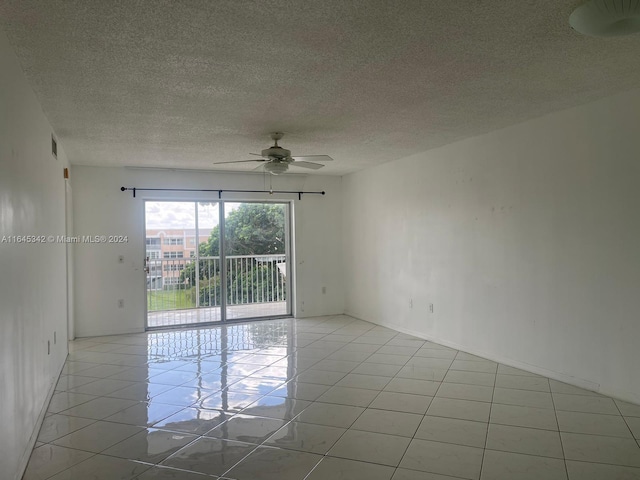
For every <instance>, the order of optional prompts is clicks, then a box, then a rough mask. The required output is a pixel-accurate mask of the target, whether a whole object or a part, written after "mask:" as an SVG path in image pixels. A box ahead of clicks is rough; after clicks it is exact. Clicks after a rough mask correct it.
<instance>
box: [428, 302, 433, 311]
mask: <svg viewBox="0 0 640 480" xmlns="http://www.w3.org/2000/svg"><path fill="white" fill-rule="evenodd" d="M429 311H430V312H431V313H433V303H430V304H429Z"/></svg>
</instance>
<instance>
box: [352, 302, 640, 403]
mask: <svg viewBox="0 0 640 480" xmlns="http://www.w3.org/2000/svg"><path fill="white" fill-rule="evenodd" d="M345 315H348V316H350V317H353V318H357V319H358V320H363V321H365V322H369V323H373V324H375V325H379V326H381V327H387V328H391V329H393V330H396V331H398V332H401V333H406V334H408V335H413V336H414V337H418V338H421V339H423V340H428V341H430V342H434V343H438V344H440V345H444V346H445V347H449V348H455V349H456V350H461V351H463V352H466V353H470V354H472V355H477V356H478V357H482V358H486V359H487V360H492V361H494V362H498V363H501V364H503V365H507V366H509V367H513V368H519V369H520V370H525V371H527V372H531V373H535V374H537V375H542V376H543V377H547V378H551V379H553V380H557V381H559V382H564V383H567V384H569V385H573V386H575V387H579V388H584V389H585V390H589V391H592V392H596V393H600V394H602V395H607V396H609V397H613V398H616V399H618V400H623V401H625V402H631V403H635V404H640V398H635V397H634V396H632V395H626V394H624V393H621V392H613V391H610V390H609V389H607V388H602V386H601V385H600V384H599V383H596V382H592V381H590V380H586V379H583V378H578V377H574V376H572V375H569V374H566V373H561V372H557V371H554V370H548V369H546V368H543V367H539V366H537V365H531V364H528V363H525V362H520V361H518V360H514V359H512V358H507V357H502V356H500V355H494V354H492V353H489V352H484V351H482V350H478V349H474V348H469V347H468V346H466V345H460V344H458V343H455V342H451V341H448V340H445V339H442V338H436V337H431V336H429V335H425V334H424V333H422V332H418V331H415V330H411V329H408V328H403V327H401V326H398V325H395V324H393V323H388V324H382V323H379V322H374V321H371V320H367V319H364V318H361V317H359V316H358V315H357V314H353V313H351V312H345Z"/></svg>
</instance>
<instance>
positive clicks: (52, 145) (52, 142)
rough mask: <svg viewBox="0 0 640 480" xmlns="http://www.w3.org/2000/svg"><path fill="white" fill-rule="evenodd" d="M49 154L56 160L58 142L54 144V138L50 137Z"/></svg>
mask: <svg viewBox="0 0 640 480" xmlns="http://www.w3.org/2000/svg"><path fill="white" fill-rule="evenodd" d="M51 153H52V154H53V156H54V157H55V158H58V142H56V137H54V136H53V135H51Z"/></svg>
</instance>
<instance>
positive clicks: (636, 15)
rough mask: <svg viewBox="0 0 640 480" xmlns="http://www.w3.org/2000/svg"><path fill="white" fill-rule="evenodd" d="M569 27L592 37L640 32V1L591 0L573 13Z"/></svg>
mask: <svg viewBox="0 0 640 480" xmlns="http://www.w3.org/2000/svg"><path fill="white" fill-rule="evenodd" d="M569 25H571V27H572V28H573V29H574V30H575V31H577V32H579V33H582V34H583V35H589V36H592V37H613V36H619V35H631V34H633V33H637V32H640V0H589V1H587V2H585V3H583V4H582V5H580V6H579V7H578V8H576V9H575V10H574V11H573V13H572V14H571V15H570V16H569Z"/></svg>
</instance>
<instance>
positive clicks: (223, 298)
mask: <svg viewBox="0 0 640 480" xmlns="http://www.w3.org/2000/svg"><path fill="white" fill-rule="evenodd" d="M147 202H181V203H193V204H194V209H195V237H196V255H195V257H194V259H193V260H194V262H195V272H196V277H195V278H196V285H195V287H194V288H196V290H197V291H199V288H200V286H199V284H200V274H199V273H200V272H199V270H200V243H199V241H200V230H199V225H198V223H199V222H198V204H199V203H200V202H207V203H217V205H218V229H219V232H220V242H219V252H218V253H219V256H220V284H221V285H220V287H221V288H220V292H221V293H220V306H219V308H220V321H212V322H200V323H186V324H178V325H167V326H155V327H150V326H149V325H148V319H149V305H148V289H147V274H146V273H145V275H144V282H145V283H144V285H145V298H144V329H145V331H155V330H166V329H175V328H194V327H200V326H213V325H226V324H230V323H241V322H252V321H260V320H272V319H275V318H287V317H292V316H293V311H294V304H295V303H294V285H295V282H294V276H295V268H294V264H293V259H294V258H295V254H294V252H293V248H294V241H293V235H292V233H293V202H292V201H287V200H255V199H254V200H241V199H238V200H236V199H233V200H231V199H229V200H222V199H193V198H190V199H180V198H145V199H144V200H143V215H142V218H143V220H142V221H143V229H144V235H143V241H142V247H143V258H146V257H147V248H146V238H147V234H146V225H147V222H146V221H147V219H146V204H147ZM226 203H254V204H277V205H283V206H284V216H285V219H284V234H285V242H284V243H285V265H287V267H286V275H285V283H284V285H285V289H286V313H284V314H277V315H265V316H259V317H246V318H238V319H228V318H227V307H228V302H227V278H228V274H229V272H228V271H227V258H226V252H225V248H226V245H225V244H226V236H225V233H226V232H225V204H226ZM143 270H144V269H143ZM199 297H200V295H196V306H195V307H193V308H194V309H199V308H204V307H201V306H200V298H199Z"/></svg>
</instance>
